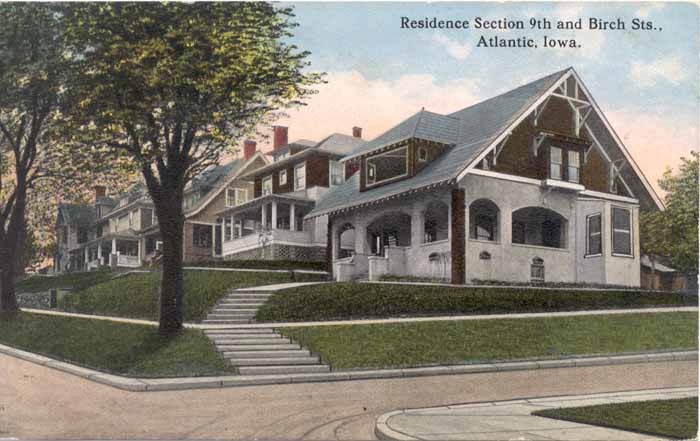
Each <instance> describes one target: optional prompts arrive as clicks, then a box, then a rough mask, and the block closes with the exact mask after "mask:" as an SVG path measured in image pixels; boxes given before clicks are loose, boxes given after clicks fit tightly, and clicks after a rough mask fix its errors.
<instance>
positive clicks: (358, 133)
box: [352, 127, 362, 138]
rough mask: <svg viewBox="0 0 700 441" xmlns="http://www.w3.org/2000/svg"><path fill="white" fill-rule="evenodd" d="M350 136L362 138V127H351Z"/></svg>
mask: <svg viewBox="0 0 700 441" xmlns="http://www.w3.org/2000/svg"><path fill="white" fill-rule="evenodd" d="M352 136H353V137H354V138H362V127H353V128H352Z"/></svg>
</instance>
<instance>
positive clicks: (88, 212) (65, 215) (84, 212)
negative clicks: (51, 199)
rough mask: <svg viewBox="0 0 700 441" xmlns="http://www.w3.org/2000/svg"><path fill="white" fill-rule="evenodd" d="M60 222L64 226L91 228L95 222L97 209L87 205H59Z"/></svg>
mask: <svg viewBox="0 0 700 441" xmlns="http://www.w3.org/2000/svg"><path fill="white" fill-rule="evenodd" d="M58 216H59V220H63V222H62V224H63V225H75V226H78V227H90V226H91V225H92V224H93V223H94V222H95V207H93V206H92V205H85V204H58Z"/></svg>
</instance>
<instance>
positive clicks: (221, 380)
mask: <svg viewBox="0 0 700 441" xmlns="http://www.w3.org/2000/svg"><path fill="white" fill-rule="evenodd" d="M0 354H4V355H8V356H11V357H16V358H19V359H21V360H24V361H28V362H30V363H35V364H38V365H41V366H46V367H49V368H52V369H56V370H60V371H62V372H66V373H68V374H72V375H75V376H78V377H81V378H84V379H87V380H90V381H94V382H97V383H101V384H105V385H107V386H112V387H114V388H117V389H122V390H127V391H132V392H155V391H168V390H188V389H206V388H223V387H241V386H262V385H271V384H297V383H314V382H331V381H351V380H371V379H388V378H414V377H425V376H439V375H460V374H478V373H485V372H512V371H519V370H536V369H557V368H567V367H583V366H609V365H619V364H629V363H655V362H662V361H691V360H697V359H698V352H697V351H677V352H650V353H641V354H632V355H629V354H625V355H610V356H589V357H578V358H565V359H548V360H533V361H512V362H494V363H482V364H463V365H450V366H431V367H418V368H405V369H378V370H361V371H335V372H329V373H319V374H288V375H248V376H244V375H231V376H219V377H187V378H131V377H123V376H120V375H112V374H107V373H104V372H99V371H96V370H93V369H89V368H85V367H82V366H78V365H75V364H72V363H67V362H63V361H60V360H55V359H53V358H49V357H45V356H43V355H39V354H35V353H33V352H28V351H24V350H21V349H15V348H13V347H11V346H5V345H1V344H0ZM394 439H395V438H394ZM409 439H412V438H409Z"/></svg>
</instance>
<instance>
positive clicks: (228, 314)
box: [207, 311, 255, 320]
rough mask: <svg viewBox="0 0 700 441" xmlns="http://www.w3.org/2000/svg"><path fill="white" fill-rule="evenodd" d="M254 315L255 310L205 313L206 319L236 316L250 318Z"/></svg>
mask: <svg viewBox="0 0 700 441" xmlns="http://www.w3.org/2000/svg"><path fill="white" fill-rule="evenodd" d="M251 317H255V312H238V311H235V312H234V311H232V312H221V313H219V312H214V313H212V314H209V315H207V320H218V319H229V318H232V319H237V318H251Z"/></svg>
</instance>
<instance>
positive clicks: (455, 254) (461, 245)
mask: <svg viewBox="0 0 700 441" xmlns="http://www.w3.org/2000/svg"><path fill="white" fill-rule="evenodd" d="M464 197H465V195H464V190H463V189H461V188H455V189H453V190H452V203H451V204H450V210H451V212H452V216H451V224H450V229H451V230H452V235H451V237H450V245H451V248H452V284H454V285H462V284H464V282H465V258H466V256H465V253H466V242H465V241H466V236H465V223H464V222H465V212H464V208H465V204H464Z"/></svg>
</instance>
